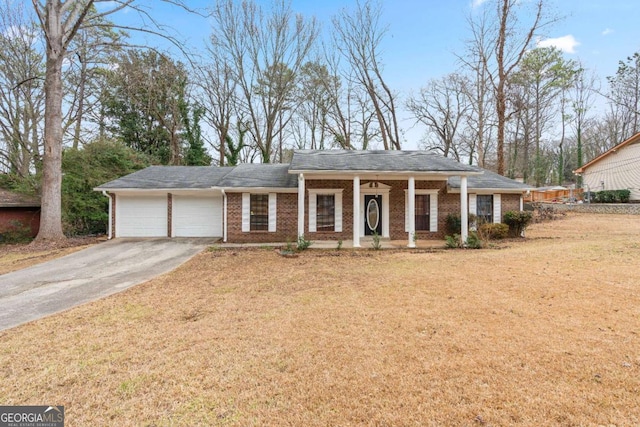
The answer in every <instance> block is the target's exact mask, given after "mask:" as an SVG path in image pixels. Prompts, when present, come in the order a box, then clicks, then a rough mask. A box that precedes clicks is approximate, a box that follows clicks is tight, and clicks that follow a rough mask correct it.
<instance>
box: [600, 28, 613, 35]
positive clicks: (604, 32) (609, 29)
mask: <svg viewBox="0 0 640 427" xmlns="http://www.w3.org/2000/svg"><path fill="white" fill-rule="evenodd" d="M611 33H613V30H612V29H611V28H607V29H605V30H604V31H603V32H602V35H603V36H608V35H609V34H611Z"/></svg>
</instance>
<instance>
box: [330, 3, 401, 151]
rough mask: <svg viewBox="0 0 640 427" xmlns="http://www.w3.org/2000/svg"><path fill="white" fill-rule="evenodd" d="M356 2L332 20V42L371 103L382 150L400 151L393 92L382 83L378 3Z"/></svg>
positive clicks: (381, 32) (383, 30)
mask: <svg viewBox="0 0 640 427" xmlns="http://www.w3.org/2000/svg"><path fill="white" fill-rule="evenodd" d="M356 4H357V5H356V10H355V11H354V14H353V15H351V14H349V12H348V11H346V10H343V11H342V13H341V14H340V15H339V16H338V17H336V18H334V19H333V28H334V30H335V33H334V35H335V37H336V43H335V44H336V47H337V49H338V50H339V52H340V53H341V54H342V55H343V56H344V58H345V59H346V60H347V61H348V63H349V65H350V67H351V72H352V73H353V74H352V76H353V78H355V81H356V82H357V84H358V85H360V86H361V87H362V88H363V90H364V92H365V93H366V94H367V95H368V97H369V100H370V102H371V104H372V105H373V111H374V114H375V118H376V121H377V122H378V126H379V132H380V137H381V139H382V144H383V146H384V148H385V150H392V149H395V150H400V148H401V147H400V131H399V128H398V120H397V116H396V105H395V103H396V95H395V94H394V93H393V92H392V91H391V89H390V88H389V86H388V85H387V83H386V82H385V80H384V78H383V76H382V71H383V69H382V64H381V63H380V43H381V42H382V39H383V37H384V36H385V34H386V31H387V30H386V28H384V27H381V24H380V16H381V14H382V9H381V6H380V3H375V4H373V2H372V1H371V0H365V2H364V3H361V2H360V1H359V0H358V1H357V2H356Z"/></svg>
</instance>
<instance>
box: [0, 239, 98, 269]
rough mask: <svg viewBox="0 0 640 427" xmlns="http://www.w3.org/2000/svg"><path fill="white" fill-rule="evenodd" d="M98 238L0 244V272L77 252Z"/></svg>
mask: <svg viewBox="0 0 640 427" xmlns="http://www.w3.org/2000/svg"><path fill="white" fill-rule="evenodd" d="M100 240H102V239H100V238H95V237H88V238H70V239H67V240H65V241H64V242H62V243H61V244H52V245H51V244H37V243H30V244H29V243H26V244H13V245H0V274H5V273H10V272H12V271H16V270H21V269H23V268H27V267H30V266H32V265H35V264H40V263H42V262H46V261H50V260H52V259H55V258H60V257H63V256H65V255H69V254H71V253H73V252H77V251H79V250H81V249H85V248H88V247H89V246H91V245H93V244H95V243H97V242H99V241H100Z"/></svg>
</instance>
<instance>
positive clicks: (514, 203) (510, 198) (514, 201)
mask: <svg viewBox="0 0 640 427" xmlns="http://www.w3.org/2000/svg"><path fill="white" fill-rule="evenodd" d="M519 210H520V194H503V195H502V211H501V212H502V218H504V214H505V212H507V211H519Z"/></svg>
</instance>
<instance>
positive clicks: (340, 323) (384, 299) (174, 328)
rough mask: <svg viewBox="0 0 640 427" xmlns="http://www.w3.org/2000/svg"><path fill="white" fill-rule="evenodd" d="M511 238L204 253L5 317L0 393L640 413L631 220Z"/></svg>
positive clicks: (292, 420) (75, 416) (446, 412)
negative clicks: (61, 303)
mask: <svg viewBox="0 0 640 427" xmlns="http://www.w3.org/2000/svg"><path fill="white" fill-rule="evenodd" d="M527 236H528V238H527V239H526V240H524V241H513V242H511V243H509V244H508V245H507V246H508V247H505V246H502V247H501V248H500V249H485V250H450V251H444V250H443V251H432V252H415V251H413V252H412V251H381V252H376V251H372V250H363V251H350V250H342V251H340V252H339V253H338V254H337V255H335V256H328V255H327V253H328V252H314V251H307V252H304V253H302V254H301V255H300V256H299V257H297V258H291V259H289V258H284V257H281V256H279V255H278V254H277V253H276V252H275V251H273V250H265V249H253V250H211V251H205V252H203V253H202V254H200V255H198V256H196V257H195V258H193V259H192V260H191V261H189V262H188V263H186V264H184V265H183V266H182V267H181V268H179V269H177V270H176V271H174V272H172V273H170V274H167V275H165V276H162V277H160V278H158V279H156V280H153V281H150V282H147V283H145V284H143V285H140V286H137V287H135V288H132V289H130V290H128V291H126V292H123V293H121V294H118V295H114V296H112V297H109V298H107V299H104V300H101V301H98V302H95V303H92V304H88V305H85V306H82V307H79V308H76V309H73V310H70V311H68V312H66V313H63V314H60V315H56V316H53V317H50V318H47V319H44V320H41V321H38V322H33V323H30V324H27V325H23V326H21V327H18V328H15V329H13V330H10V331H6V332H4V333H2V334H0V370H1V374H2V378H3V381H2V387H1V388H0V401H1V402H3V404H5V405H14V404H16V405H17V404H58V405H65V412H66V417H67V420H66V421H67V423H66V424H65V425H68V426H84V425H120V426H128V425H176V426H177V425H180V426H182V425H242V426H244V425H278V426H280V425H296V426H297V425H305V426H326V425H434V426H435V425H465V426H474V425H479V426H480V425H494V426H496V425H523V426H524V425H526V426H529V425H548V426H552V425H553V426H555V425H585V426H586V425H638V424H640V409H639V408H640V341H639V339H640V337H639V334H640V308H639V307H640V288H639V286H640V285H639V283H640V272H639V271H638V267H637V266H638V265H640V222H639V221H638V220H637V217H633V216H624V215H576V214H571V215H568V216H567V217H566V218H564V219H562V220H559V221H554V222H549V223H543V224H536V225H534V226H533V227H532V228H531V229H530V230H529V231H528V233H527Z"/></svg>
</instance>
